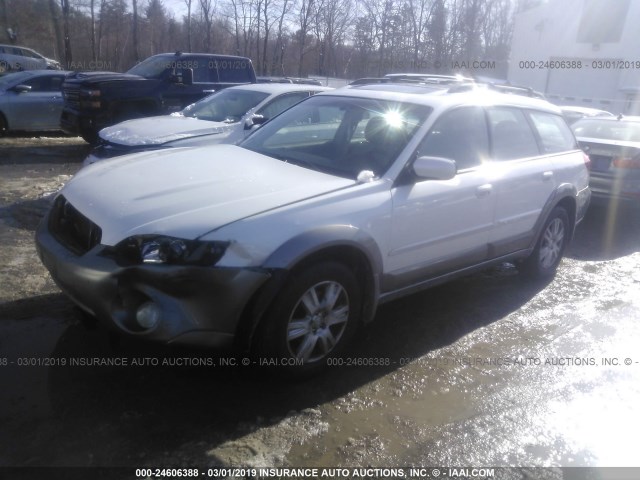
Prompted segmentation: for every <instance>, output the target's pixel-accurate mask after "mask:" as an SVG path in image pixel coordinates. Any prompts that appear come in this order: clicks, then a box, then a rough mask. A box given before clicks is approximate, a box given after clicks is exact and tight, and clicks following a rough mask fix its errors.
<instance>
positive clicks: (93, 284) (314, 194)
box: [36, 85, 590, 373]
mask: <svg viewBox="0 0 640 480" xmlns="http://www.w3.org/2000/svg"><path fill="white" fill-rule="evenodd" d="M385 88H388V87H387V86H385V85H379V86H378V88H377V89H376V88H373V86H369V87H368V88H363V89H357V88H349V89H337V90H334V91H331V92H324V93H320V94H318V95H314V96H312V97H310V98H308V99H306V100H303V101H302V102H300V103H298V104H296V105H295V106H293V107H292V108H290V109H288V110H286V111H285V112H283V113H281V114H280V115H278V116H277V117H275V118H273V119H272V120H271V121H269V122H268V123H266V124H265V125H263V126H262V127H261V128H259V129H257V130H256V131H255V132H253V133H252V134H251V135H250V136H248V137H247V138H246V139H245V140H244V141H242V142H241V143H240V144H239V145H213V146H208V147H200V148H198V147H194V148H180V149H173V150H168V151H161V152H144V153H139V154H135V155H128V156H126V157H122V158H119V159H114V160H112V161H109V162H100V163H97V164H95V165H92V166H91V167H88V168H85V169H83V170H81V171H80V172H79V173H78V174H77V175H76V176H75V177H74V178H73V179H72V180H71V181H70V182H68V183H67V185H66V186H65V187H64V189H63V190H62V191H61V192H60V193H59V194H58V196H57V198H56V199H55V201H54V203H53V207H52V209H51V211H50V212H49V213H48V214H47V216H46V217H45V218H44V219H43V221H42V223H41V224H40V226H39V228H38V230H37V233H36V242H37V248H38V252H39V255H40V258H41V259H42V261H43V263H44V265H45V266H46V267H47V268H48V269H49V271H50V272H51V275H52V277H53V278H54V279H55V280H56V282H57V283H58V285H60V287H61V288H62V290H64V291H65V292H67V294H69V296H70V298H71V299H72V300H73V301H74V302H76V303H77V304H78V305H80V306H81V307H82V308H83V309H85V310H86V311H87V312H89V313H90V314H93V315H95V316H96V317H97V318H98V319H99V320H100V321H101V322H104V323H105V324H106V325H109V326H110V327H112V328H115V329H116V330H117V331H119V332H121V333H124V334H128V335H133V336H136V337H137V338H140V339H147V340H154V341H158V342H165V343H171V344H190V345H199V346H209V347H216V348H222V347H230V346H235V347H236V348H237V349H241V350H250V351H252V352H254V354H255V355H256V356H259V357H260V358H262V359H267V361H269V362H271V364H272V365H273V364H275V363H277V364H278V365H281V366H283V368H290V369H292V370H293V371H295V372H301V373H311V372H315V371H317V370H319V369H321V368H323V367H326V366H327V364H328V360H329V359H330V358H331V357H334V356H338V355H340V354H341V353H343V352H345V349H346V347H347V345H348V342H349V340H350V339H352V338H353V337H354V335H356V332H357V329H358V327H359V326H360V324H361V323H363V322H367V321H370V320H372V319H373V317H374V315H375V312H376V308H377V306H378V305H379V304H381V303H383V302H387V301H390V300H392V299H396V298H399V297H401V296H404V295H408V294H411V293H415V292H417V291H419V290H421V289H424V288H427V287H429V286H432V285H436V284H439V283H442V282H445V281H447V280H450V279H452V278H455V277H458V276H461V275H465V274H468V273H469V272H472V271H476V270H478V269H483V268H486V267H487V266H490V265H493V264H498V263H502V262H505V261H513V262H517V263H518V264H519V265H520V268H521V271H523V272H525V273H527V274H528V275H531V276H534V277H545V278H548V277H550V276H552V275H553V274H554V273H555V271H556V268H557V267H558V265H559V263H560V260H561V258H562V255H563V252H564V250H565V248H566V246H567V244H568V243H569V241H570V239H571V237H572V235H573V232H574V228H575V225H576V224H577V223H578V222H579V221H580V220H581V219H582V218H583V216H584V214H585V211H586V208H587V206H588V204H589V197H590V192H589V187H588V180H589V173H588V170H587V166H586V160H585V159H586V155H585V154H584V153H583V152H582V151H581V150H580V149H579V148H578V145H577V143H576V140H575V137H574V136H573V134H572V132H571V130H570V129H569V127H568V126H567V124H566V122H565V120H564V119H563V118H562V116H561V114H560V111H559V109H557V108H556V107H554V106H552V105H551V104H549V103H547V102H545V101H541V100H537V99H532V98H529V97H524V96H519V95H505V94H500V93H496V92H493V91H490V90H483V91H478V90H470V91H465V92H459V93H455V92H449V91H448V90H446V89H441V90H438V91H435V92H433V93H420V94H411V93H406V92H403V93H399V92H397V91H387V90H385Z"/></svg>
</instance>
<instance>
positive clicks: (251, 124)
mask: <svg viewBox="0 0 640 480" xmlns="http://www.w3.org/2000/svg"><path fill="white" fill-rule="evenodd" d="M267 120H268V118H267V117H265V116H264V115H259V114H255V115H251V116H250V117H249V118H247V121H246V122H245V123H244V129H245V130H251V129H252V128H255V127H259V126H260V125H262V124H263V123H264V122H266V121H267Z"/></svg>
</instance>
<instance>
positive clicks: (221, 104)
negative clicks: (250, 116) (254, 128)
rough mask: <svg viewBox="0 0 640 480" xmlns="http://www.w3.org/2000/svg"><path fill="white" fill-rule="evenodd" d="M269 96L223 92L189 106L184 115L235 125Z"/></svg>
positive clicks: (266, 94)
mask: <svg viewBox="0 0 640 480" xmlns="http://www.w3.org/2000/svg"><path fill="white" fill-rule="evenodd" d="M268 96H269V94H268V93H265V92H255V91H252V90H240V89H235V88H233V89H226V90H221V91H219V92H217V93H214V94H213V95H209V96H208V97H207V98H203V99H202V100H200V101H199V102H196V103H194V104H191V105H189V106H188V107H187V108H185V109H184V110H182V114H183V115H184V116H185V117H193V118H197V119H200V120H208V121H210V122H227V123H235V122H239V121H240V119H241V118H242V117H243V116H244V115H245V114H246V113H247V112H248V111H249V110H251V109H252V108H254V107H255V106H256V105H258V104H259V103H260V102H261V101H262V100H264V99H265V98H267V97H268Z"/></svg>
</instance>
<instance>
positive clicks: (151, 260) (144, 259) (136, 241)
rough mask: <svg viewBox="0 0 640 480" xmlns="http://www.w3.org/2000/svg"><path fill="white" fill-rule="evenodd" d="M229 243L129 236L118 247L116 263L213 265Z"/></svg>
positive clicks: (154, 236) (152, 236) (155, 236)
mask: <svg viewBox="0 0 640 480" xmlns="http://www.w3.org/2000/svg"><path fill="white" fill-rule="evenodd" d="M228 246H229V242H220V241H208V242H207V241H201V240H184V239H182V238H176V237H167V236H159V235H140V236H134V237H129V238H127V239H125V240H123V241H122V242H120V243H119V244H118V245H116V246H115V254H116V260H117V261H118V263H119V264H126V265H138V264H147V265H162V264H165V265H199V266H205V267H207V266H212V265H215V264H216V263H217V262H218V260H220V259H221V258H222V256H223V255H224V252H225V251H226V249H227V247H228Z"/></svg>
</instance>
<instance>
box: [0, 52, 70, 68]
mask: <svg viewBox="0 0 640 480" xmlns="http://www.w3.org/2000/svg"><path fill="white" fill-rule="evenodd" d="M60 68H61V67H60V63H58V62H57V61H56V60H53V59H51V58H47V57H45V56H43V55H40V54H39V53H38V52H36V51H35V50H31V49H30V48H27V47H20V46H18V45H0V73H5V72H13V71H15V72H19V71H22V70H60Z"/></svg>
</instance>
